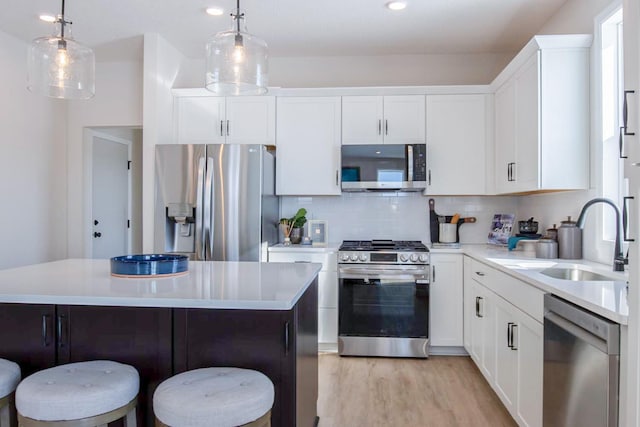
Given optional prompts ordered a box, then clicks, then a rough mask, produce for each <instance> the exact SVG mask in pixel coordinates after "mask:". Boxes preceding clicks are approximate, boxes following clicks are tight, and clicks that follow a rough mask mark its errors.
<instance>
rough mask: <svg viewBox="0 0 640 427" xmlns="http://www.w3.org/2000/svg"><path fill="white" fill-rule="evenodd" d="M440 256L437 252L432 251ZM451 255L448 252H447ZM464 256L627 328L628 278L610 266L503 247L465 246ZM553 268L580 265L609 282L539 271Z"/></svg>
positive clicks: (461, 250) (435, 250)
mask: <svg viewBox="0 0 640 427" xmlns="http://www.w3.org/2000/svg"><path fill="white" fill-rule="evenodd" d="M432 252H433V253H439V252H440V250H439V249H434V250H432ZM447 252H449V253H451V252H452V251H451V250H447ZM460 252H462V253H464V254H465V255H468V256H470V257H471V258H474V259H476V260H478V261H480V262H482V263H485V264H487V265H489V266H491V267H493V268H495V269H497V270H500V271H502V272H504V273H506V274H509V275H511V276H513V277H515V278H517V279H520V280H522V281H524V282H526V283H528V284H530V285H532V286H535V287H536V288H538V289H541V290H543V291H544V292H549V293H552V294H554V295H557V296H559V297H560V298H563V299H566V300H567V301H570V302H572V303H574V304H576V305H578V306H580V307H583V308H585V309H587V310H589V311H591V312H593V313H596V314H598V315H600V316H602V317H605V318H607V319H609V320H612V321H614V322H617V323H620V324H623V325H626V324H627V319H628V316H629V306H628V304H627V277H626V276H625V274H624V273H616V272H614V271H613V268H612V266H611V265H604V264H599V263H595V262H591V261H587V260H582V259H581V260H565V259H540V258H535V256H534V255H531V254H529V253H527V252H522V251H508V250H507V249H506V248H498V247H491V246H487V245H464V246H463V247H462V249H460V250H458V253H460ZM554 266H583V267H586V269H588V270H590V271H593V272H597V273H599V274H602V275H604V276H608V277H612V279H614V280H611V281H571V280H563V279H554V278H552V277H549V276H546V275H544V274H541V271H542V270H544V269H546V268H551V267H554Z"/></svg>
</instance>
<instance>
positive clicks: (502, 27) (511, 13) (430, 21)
mask: <svg viewBox="0 0 640 427" xmlns="http://www.w3.org/2000/svg"><path fill="white" fill-rule="evenodd" d="M386 1H387V0H316V1H312V0H242V1H241V8H242V9H244V11H245V12H246V17H247V26H248V30H249V32H250V33H252V34H255V35H258V36H259V37H261V38H263V39H264V40H265V41H266V42H267V44H268V45H269V53H270V55H272V56H357V55H391V54H429V53H434V54H441V53H507V52H515V51H518V50H519V49H520V48H521V47H522V46H523V45H524V44H525V43H526V42H527V41H528V40H529V39H530V38H531V36H533V35H534V34H536V33H537V31H538V30H539V29H540V28H541V27H542V25H543V24H544V23H545V22H546V21H547V20H548V19H549V18H550V17H551V16H552V15H553V14H554V13H555V12H556V11H557V10H558V9H559V8H560V7H561V6H562V4H563V3H565V1H566V0H406V1H407V3H408V6H407V8H406V9H405V10H403V11H397V12H393V11H390V10H388V9H387V8H386V7H385V3H386ZM3 3H4V4H3V11H2V13H1V14H0V30H2V31H4V32H6V33H9V34H12V35H14V36H16V37H18V38H20V39H23V40H27V41H28V40H31V39H34V38H36V37H41V36H45V35H48V34H49V33H50V32H51V31H52V28H53V24H48V23H45V22H42V21H40V20H39V19H38V15H40V14H43V13H47V14H51V15H55V14H58V13H59V12H60V5H61V3H60V0H13V1H5V2H3ZM211 6H219V7H222V8H224V9H225V13H224V15H223V16H218V17H213V16H209V15H206V14H205V13H204V10H205V9H206V8H207V7H211ZM234 7H235V0H66V4H65V8H66V10H65V12H66V16H67V18H70V19H71V20H72V21H73V33H74V35H75V37H76V40H78V41H79V42H81V43H83V44H86V45H88V46H90V47H92V48H94V49H95V50H96V56H97V59H98V60H99V61H100V60H102V61H104V60H126V59H133V58H141V53H142V35H143V34H144V33H148V32H154V33H159V34H160V35H162V36H163V37H164V38H165V39H166V40H168V41H169V42H170V43H171V44H173V45H174V46H175V47H176V48H178V49H179V50H180V51H182V52H183V53H184V54H185V55H186V56H188V57H190V58H202V57H204V46H205V44H206V41H207V39H208V38H209V37H211V36H212V35H213V34H215V33H216V32H218V31H223V30H226V29H228V28H229V27H230V25H231V24H230V23H231V21H230V18H229V16H228V13H229V12H230V11H231V10H232V9H233V8H234Z"/></svg>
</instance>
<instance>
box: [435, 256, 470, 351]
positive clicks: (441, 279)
mask: <svg viewBox="0 0 640 427" xmlns="http://www.w3.org/2000/svg"><path fill="white" fill-rule="evenodd" d="M462 261H463V256H462V255H461V254H436V253H431V283H430V286H429V303H430V304H429V307H430V311H429V316H430V322H431V327H430V333H429V341H430V344H431V346H432V347H437V346H443V347H461V346H462V345H463V325H462Z"/></svg>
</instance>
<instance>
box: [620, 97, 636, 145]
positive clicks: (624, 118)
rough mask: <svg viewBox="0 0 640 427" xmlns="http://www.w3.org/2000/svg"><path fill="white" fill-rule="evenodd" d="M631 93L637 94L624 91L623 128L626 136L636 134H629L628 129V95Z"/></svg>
mask: <svg viewBox="0 0 640 427" xmlns="http://www.w3.org/2000/svg"><path fill="white" fill-rule="evenodd" d="M630 93H636V91H635V90H625V91H624V102H623V103H622V127H623V128H624V134H625V135H630V136H632V135H635V132H627V127H628V122H627V119H628V118H629V110H628V108H627V95H628V94H630Z"/></svg>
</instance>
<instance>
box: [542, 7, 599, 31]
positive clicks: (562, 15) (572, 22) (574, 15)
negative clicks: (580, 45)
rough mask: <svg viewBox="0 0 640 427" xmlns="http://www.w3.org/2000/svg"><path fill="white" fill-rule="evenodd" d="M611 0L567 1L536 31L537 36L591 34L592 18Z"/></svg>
mask: <svg viewBox="0 0 640 427" xmlns="http://www.w3.org/2000/svg"><path fill="white" fill-rule="evenodd" d="M609 4H611V0H567V2H566V3H565V4H563V5H562V7H561V8H560V9H559V10H558V12H556V14H555V15H553V16H552V17H551V19H549V20H548V21H547V22H546V23H545V24H544V25H543V26H542V28H541V29H540V31H538V34H592V33H593V18H594V17H596V16H597V15H598V14H600V12H602V11H603V10H604V9H605V8H606V7H607V6H609Z"/></svg>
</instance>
